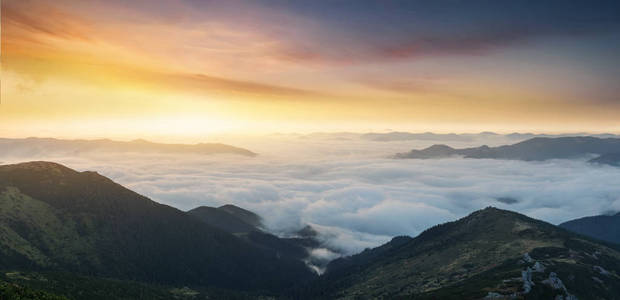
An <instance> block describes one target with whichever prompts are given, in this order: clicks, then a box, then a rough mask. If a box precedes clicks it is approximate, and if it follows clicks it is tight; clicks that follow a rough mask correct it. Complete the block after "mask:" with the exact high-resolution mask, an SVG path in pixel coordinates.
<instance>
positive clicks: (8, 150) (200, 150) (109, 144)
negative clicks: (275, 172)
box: [0, 137, 258, 157]
mask: <svg viewBox="0 0 620 300" xmlns="http://www.w3.org/2000/svg"><path fill="white" fill-rule="evenodd" d="M0 149H2V154H3V155H15V156H18V157H20V156H30V157H32V156H36V155H38V154H40V153H46V154H49V153H52V154H54V153H59V154H65V155H79V154H83V153H92V152H96V151H100V152H105V153H128V152H135V153H187V154H190V153H191V154H200V155H209V154H237V155H242V156H248V157H253V156H256V155H258V154H256V153H254V152H252V151H250V150H247V149H244V148H239V147H235V146H231V145H227V144H222V143H198V144H167V143H156V142H150V141H147V140H143V139H138V140H133V141H114V140H110V139H97V140H63V139H54V138H34V137H31V138H25V139H9V138H0Z"/></svg>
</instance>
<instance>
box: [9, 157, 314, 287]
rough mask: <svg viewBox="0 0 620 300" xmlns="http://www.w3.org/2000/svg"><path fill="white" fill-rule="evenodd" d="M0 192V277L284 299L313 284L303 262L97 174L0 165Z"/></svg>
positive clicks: (40, 164) (43, 165) (46, 164)
mask: <svg viewBox="0 0 620 300" xmlns="http://www.w3.org/2000/svg"><path fill="white" fill-rule="evenodd" d="M0 191H2V193H1V194H0V203H1V204H2V205H0V208H3V209H0V222H1V223H2V226H0V227H1V228H2V234H1V236H2V237H3V238H2V239H0V245H2V247H0V251H1V254H2V256H3V257H5V259H3V260H2V262H1V263H0V268H4V269H6V268H18V269H20V268H21V269H26V270H29V269H30V270H46V269H54V270H64V271H68V272H75V273H78V274H86V275H98V276H109V277H114V278H121V279H131V280H140V281H146V282H162V283H174V282H183V283H185V284H200V285H205V286H211V285H213V286H219V287H224V288H235V289H242V290H244V289H246V290H255V289H264V290H281V289H283V288H288V287H290V285H291V284H294V283H297V282H300V281H298V280H297V278H299V279H301V282H303V281H304V280H308V279H311V278H313V277H314V275H313V273H312V272H311V271H310V270H309V269H308V268H307V267H306V266H305V264H304V263H303V262H302V261H298V260H293V259H290V258H286V257H284V258H282V257H278V254H277V252H276V251H274V250H273V249H269V248H264V247H256V246H255V245H253V244H251V243H248V242H247V241H245V240H243V239H240V238H237V237H236V236H234V235H232V234H229V233H227V232H225V231H222V230H220V229H218V228H216V227H212V226H209V225H207V224H205V223H203V222H200V221H198V220H195V219H194V218H193V217H191V216H189V215H187V214H186V213H185V212H182V211H180V210H177V209H175V208H172V207H170V206H166V205H162V204H159V203H156V202H154V201H151V200H150V199H148V198H146V197H144V196H141V195H139V194H137V193H135V192H133V191H130V190H128V189H126V188H124V187H122V186H121V185H118V184H116V183H114V182H113V181H112V180H110V179H108V178H106V177H104V176H101V175H99V174H97V173H95V172H77V171H74V170H71V169H69V168H66V167H64V166H62V165H59V164H56V163H49V162H31V163H22V164H15V165H1V166H0ZM287 277H288V278H287Z"/></svg>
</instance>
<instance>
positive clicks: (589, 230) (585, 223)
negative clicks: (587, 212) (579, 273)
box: [559, 213, 620, 244]
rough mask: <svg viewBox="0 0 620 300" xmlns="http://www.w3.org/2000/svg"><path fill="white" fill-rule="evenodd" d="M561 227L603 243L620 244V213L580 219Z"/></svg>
mask: <svg viewBox="0 0 620 300" xmlns="http://www.w3.org/2000/svg"><path fill="white" fill-rule="evenodd" d="M559 226H560V227H562V228H565V229H568V230H570V231H573V232H576V233H580V234H583V235H587V236H590V237H593V238H596V239H599V240H602V241H607V242H612V243H616V244H620V213H616V214H612V215H600V216H592V217H585V218H580V219H576V220H572V221H568V222H564V223H562V224H560V225H559Z"/></svg>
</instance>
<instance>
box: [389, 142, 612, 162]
mask: <svg viewBox="0 0 620 300" xmlns="http://www.w3.org/2000/svg"><path fill="white" fill-rule="evenodd" d="M616 152H620V139H618V138H597V137H590V136H579V137H560V138H546V137H536V138H532V139H529V140H525V141H522V142H519V143H516V144H511V145H504V146H498V147H489V146H486V145H484V146H480V147H475V148H462V149H455V148H452V147H450V146H447V145H441V144H437V145H433V146H430V147H428V148H425V149H422V150H415V149H414V150H411V151H410V152H406V153H397V154H396V155H394V158H397V159H431V158H446V157H451V156H463V157H465V158H490V159H512V160H524V161H540V160H547V159H562V158H578V157H582V156H585V155H588V154H596V155H599V156H601V155H605V154H608V153H616Z"/></svg>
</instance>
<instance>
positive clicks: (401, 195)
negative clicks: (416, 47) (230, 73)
mask: <svg viewBox="0 0 620 300" xmlns="http://www.w3.org/2000/svg"><path fill="white" fill-rule="evenodd" d="M217 141H218V142H224V143H230V144H232V145H234V146H238V147H243V148H247V149H249V150H252V151H254V152H257V153H259V155H258V156H257V157H245V156H239V155H211V156H199V155H172V154H166V155H144V154H131V153H126V154H101V153H89V154H84V155H80V156H77V157H66V156H64V157H58V156H55V155H53V154H49V153H50V152H47V153H48V154H45V153H41V154H40V155H37V156H35V157H1V156H0V161H2V162H3V163H12V162H20V161H29V160H50V161H55V162H59V163H62V164H65V165H67V166H68V167H71V168H75V169H77V170H94V171H97V172H99V173H100V174H102V175H105V176H107V177H110V178H112V179H113V180H115V181H117V182H119V183H121V184H123V185H125V186H126V187H128V188H130V189H132V190H134V191H136V192H139V193H141V194H143V195H146V196H148V197H150V198H152V199H153V200H155V201H158V202H161V203H165V204H168V205H171V206H174V207H177V208H179V209H182V210H188V209H191V208H194V207H196V206H201V205H208V206H219V205H223V204H227V203H232V204H235V205H238V206H241V207H243V208H246V209H249V210H252V211H255V212H257V213H258V214H260V215H262V216H263V217H264V219H265V221H266V225H267V226H268V228H269V229H270V230H272V231H273V232H275V233H278V234H286V233H288V232H292V231H294V230H296V229H299V228H301V227H302V226H303V225H304V224H310V225H312V226H314V227H315V228H316V229H317V230H318V231H319V232H321V237H322V238H323V239H325V240H326V241H327V243H328V244H329V245H330V246H331V247H332V248H335V249H341V251H342V252H343V253H347V254H350V253H355V252H358V251H360V250H363V249H364V248H366V247H373V246H377V245H379V244H381V243H384V242H386V241H388V240H389V239H390V238H391V237H393V236H396V235H410V236H415V235H417V234H419V233H420V232H421V231H423V230H424V229H426V228H428V227H430V226H432V225H435V224H438V223H442V222H446V221H451V220H455V219H457V218H459V217H463V216H465V215H467V214H468V213H470V212H472V211H474V210H477V209H480V208H484V207H486V206H490V205H492V206H496V207H499V208H506V209H511V210H515V211H518V212H522V213H525V214H527V215H529V216H531V217H535V218H540V219H543V220H545V221H548V222H551V223H554V224H557V223H560V222H563V221H567V220H569V219H573V218H577V217H582V216H587V215H596V214H600V213H603V212H608V211H617V210H620V168H617V167H610V166H599V165H591V164H588V163H587V162H586V160H587V159H586V158H583V159H581V160H551V161H544V162H522V161H504V160H487V159H481V160H477V159H460V158H450V159H439V160H394V159H390V158H389V156H390V155H393V154H394V153H397V152H406V151H409V150H411V149H413V148H422V147H426V146H429V145H431V144H434V143H445V144H448V145H450V146H454V147H464V146H479V145H482V144H488V145H491V146H493V145H500V144H511V143H514V142H518V141H519V140H517V139H515V138H514V137H506V136H495V135H476V136H472V137H456V138H455V137H450V138H448V139H447V140H444V141H437V140H396V141H373V140H367V139H362V138H360V137H359V136H357V135H350V134H315V135H308V136H298V135H271V136H268V137H262V138H248V139H246V140H244V141H240V140H234V141H233V140H221V139H220V140H217ZM317 251H318V252H317V253H316V255H317V256H326V257H329V256H330V255H332V254H331V253H329V252H325V251H323V250H317Z"/></svg>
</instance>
